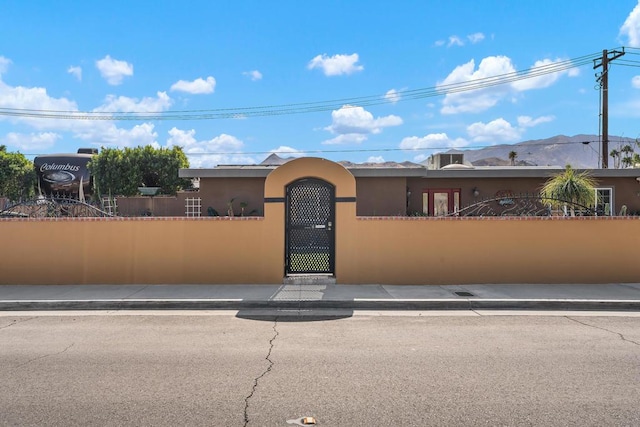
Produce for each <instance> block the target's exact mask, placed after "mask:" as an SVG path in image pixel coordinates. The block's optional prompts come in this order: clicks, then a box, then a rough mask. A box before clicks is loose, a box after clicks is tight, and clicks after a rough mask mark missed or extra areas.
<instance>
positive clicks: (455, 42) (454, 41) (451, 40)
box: [447, 36, 464, 47]
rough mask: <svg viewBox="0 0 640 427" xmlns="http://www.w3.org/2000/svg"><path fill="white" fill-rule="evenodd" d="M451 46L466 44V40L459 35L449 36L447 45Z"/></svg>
mask: <svg viewBox="0 0 640 427" xmlns="http://www.w3.org/2000/svg"><path fill="white" fill-rule="evenodd" d="M451 46H464V42H463V41H462V39H461V38H460V37H458V36H449V43H447V47H451Z"/></svg>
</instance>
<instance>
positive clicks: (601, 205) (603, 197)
mask: <svg viewBox="0 0 640 427" xmlns="http://www.w3.org/2000/svg"><path fill="white" fill-rule="evenodd" d="M595 191H596V213H597V214H598V215H603V216H611V215H613V214H614V212H615V207H614V206H613V188H596V189H595Z"/></svg>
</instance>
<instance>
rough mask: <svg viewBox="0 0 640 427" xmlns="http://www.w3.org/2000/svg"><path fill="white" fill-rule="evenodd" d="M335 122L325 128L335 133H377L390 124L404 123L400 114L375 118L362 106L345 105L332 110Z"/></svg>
mask: <svg viewBox="0 0 640 427" xmlns="http://www.w3.org/2000/svg"><path fill="white" fill-rule="evenodd" d="M331 118H332V119H333V122H332V123H331V125H330V126H328V127H326V128H325V130H328V131H330V132H331V133H335V134H351V133H354V134H377V133H380V132H382V129H384V128H385V127H389V126H398V125H401V124H402V119H401V118H400V117H398V116H394V115H389V116H385V117H378V118H374V117H373V114H371V113H370V112H368V111H367V110H365V109H364V108H362V107H356V106H353V105H345V106H343V107H342V108H340V109H339V110H333V111H332V112H331Z"/></svg>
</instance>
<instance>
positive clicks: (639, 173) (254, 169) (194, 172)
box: [178, 165, 640, 179]
mask: <svg viewBox="0 0 640 427" xmlns="http://www.w3.org/2000/svg"><path fill="white" fill-rule="evenodd" d="M277 167H279V166H276V165H237V166H236V165H221V166H217V167H215V168H211V169H180V171H179V173H178V175H179V176H180V178H266V177H267V175H269V173H270V172H271V171H272V170H274V169H276V168H277ZM346 169H347V170H348V171H349V172H351V173H352V174H353V176H354V177H356V178H434V179H438V178H440V179H443V178H547V177H550V176H552V175H554V174H557V173H559V172H562V171H563V170H564V167H560V166H474V167H470V168H464V169H462V168H460V169H457V168H456V169H427V168H426V167H425V166H415V167H413V166H411V167H407V166H400V167H372V166H371V165H363V166H347V167H346ZM576 171H578V172H582V171H587V172H589V173H590V175H591V176H593V177H594V178H609V177H620V178H623V177H633V178H640V169H633V168H628V169H576Z"/></svg>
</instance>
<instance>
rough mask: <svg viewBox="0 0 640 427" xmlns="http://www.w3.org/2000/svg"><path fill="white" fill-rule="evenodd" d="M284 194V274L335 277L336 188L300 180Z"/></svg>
mask: <svg viewBox="0 0 640 427" xmlns="http://www.w3.org/2000/svg"><path fill="white" fill-rule="evenodd" d="M286 193H287V198H286V206H285V210H286V219H285V221H286V223H285V251H286V253H285V275H292V274H331V275H332V274H334V271H335V187H334V186H333V185H332V184H330V183H328V182H326V181H323V180H321V179H316V178H303V179H300V180H298V181H295V182H293V183H291V184H289V185H288V186H287V188H286Z"/></svg>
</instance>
